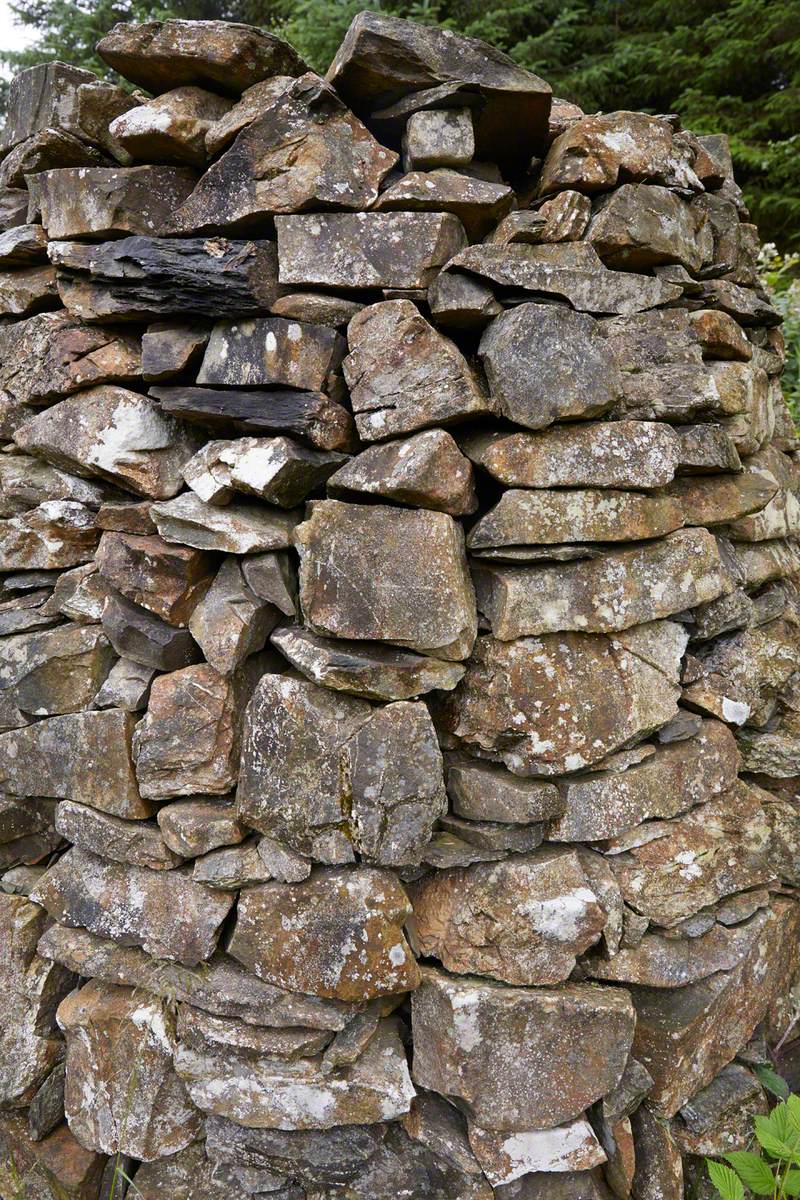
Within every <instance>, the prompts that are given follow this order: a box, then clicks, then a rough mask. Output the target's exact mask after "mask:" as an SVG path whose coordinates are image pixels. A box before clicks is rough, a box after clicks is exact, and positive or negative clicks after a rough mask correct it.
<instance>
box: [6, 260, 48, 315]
mask: <svg viewBox="0 0 800 1200" xmlns="http://www.w3.org/2000/svg"><path fill="white" fill-rule="evenodd" d="M48 308H58V289H57V287H56V273H55V270H54V268H53V267H49V266H36V267H18V268H17V269H16V270H14V271H0V316H3V317H30V316H33V314H34V313H38V312H42V311H43V310H44V309H48Z"/></svg>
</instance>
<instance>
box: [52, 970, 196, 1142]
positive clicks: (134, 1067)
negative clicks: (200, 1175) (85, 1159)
mask: <svg viewBox="0 0 800 1200" xmlns="http://www.w3.org/2000/svg"><path fill="white" fill-rule="evenodd" d="M58 1020H59V1024H60V1026H61V1028H62V1029H63V1030H64V1033H65V1034H66V1038H67V1087H66V1092H65V1104H66V1110H67V1115H68V1118H69V1122H70V1127H71V1128H72V1130H73V1131H74V1132H75V1134H76V1136H77V1135H79V1136H80V1140H81V1142H82V1143H83V1144H84V1145H87V1146H88V1147H89V1148H91V1149H93V1150H100V1151H103V1152H104V1153H107V1154H115V1153H117V1152H118V1151H120V1152H122V1153H124V1154H131V1155H133V1156H135V1157H136V1158H141V1159H145V1160H152V1159H154V1158H161V1157H163V1156H164V1155H167V1154H171V1153H175V1152H176V1151H178V1150H182V1149H184V1147H185V1146H187V1145H188V1144H189V1143H190V1142H191V1141H193V1140H194V1138H196V1137H197V1135H198V1133H199V1132H200V1129H201V1122H200V1114H199V1113H198V1112H197V1110H196V1109H195V1108H194V1106H193V1104H192V1103H191V1101H190V1100H189V1097H188V1095H187V1094H186V1089H185V1088H184V1086H183V1084H182V1082H181V1081H180V1079H178V1077H177V1075H176V1074H175V1072H174V1070H173V1066H172V1055H173V1052H174V1049H175V1024H174V1017H172V1016H171V1015H170V1013H169V1011H168V1009H167V1006H166V1005H165V1004H164V1002H163V1001H161V1000H156V999H155V997H151V998H150V999H149V1000H146V999H143V997H141V996H139V995H137V994H136V992H134V991H132V990H131V989H130V988H118V987H114V986H113V985H111V984H107V983H97V982H95V981H92V982H90V983H87V984H86V985H85V987H83V988H81V990H80V991H79V992H74V993H73V994H72V995H71V996H69V997H67V999H66V1000H64V1001H63V1002H62V1004H61V1005H60V1006H59V1009H58ZM131 1112H135V1113H137V1115H138V1114H147V1119H145V1120H144V1121H139V1120H132V1119H131V1117H130V1115H126V1113H127V1114H130V1113H131Z"/></svg>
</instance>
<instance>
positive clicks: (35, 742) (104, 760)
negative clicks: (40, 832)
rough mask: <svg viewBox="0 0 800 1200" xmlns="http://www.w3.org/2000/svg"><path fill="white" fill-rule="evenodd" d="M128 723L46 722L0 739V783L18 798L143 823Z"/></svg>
mask: <svg viewBox="0 0 800 1200" xmlns="http://www.w3.org/2000/svg"><path fill="white" fill-rule="evenodd" d="M133 727H134V721H133V720H132V718H131V717H130V715H129V714H127V713H122V712H113V711H107V712H80V713H68V714H65V715H63V716H56V717H48V718H47V719H46V720H43V721H37V722H36V723H35V724H33V725H28V726H27V727H25V728H24V729H15V730H13V731H12V732H10V733H4V734H0V762H2V766H0V783H2V786H3V788H4V789H6V790H8V791H10V792H13V793H14V794H16V795H22V796H53V797H56V798H58V799H64V800H75V801H77V802H78V803H79V804H88V805H89V806H90V807H91V808H99V809H100V810H101V812H111V813H113V814H114V815H115V816H120V817H133V818H135V819H138V818H139V817H149V816H150V814H151V812H152V806H151V805H149V804H148V803H147V801H145V800H143V799H142V797H141V795H140V794H139V789H138V787H137V784H136V776H135V774H134V770H133V763H132V761H131V750H130V746H131V736H132V733H133Z"/></svg>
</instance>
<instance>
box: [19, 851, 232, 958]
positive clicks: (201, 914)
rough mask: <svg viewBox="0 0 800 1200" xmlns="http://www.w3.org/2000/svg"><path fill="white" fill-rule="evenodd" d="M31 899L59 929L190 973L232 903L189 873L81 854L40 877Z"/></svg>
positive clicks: (63, 860)
mask: <svg viewBox="0 0 800 1200" xmlns="http://www.w3.org/2000/svg"><path fill="white" fill-rule="evenodd" d="M32 899H33V900H34V901H35V902H36V903H37V904H41V905H42V906H43V907H44V908H46V909H47V911H48V912H49V913H50V915H51V916H52V917H54V918H55V920H57V921H58V922H59V923H60V924H61V925H67V926H74V925H78V926H82V927H84V928H86V929H88V930H89V932H90V933H96V934H98V935H99V936H100V937H108V938H111V939H113V940H114V941H117V942H119V943H120V945H122V946H140V947H141V948H142V949H143V950H145V951H146V952H147V953H148V954H152V955H154V956H155V957H157V958H168V959H175V960H176V961H177V962H179V963H182V964H183V965H184V966H187V967H193V966H196V965H197V963H199V962H201V961H202V960H204V959H207V958H209V957H210V956H211V954H213V952H214V950H215V948H216V944H217V938H218V936H219V930H220V926H221V925H222V922H223V921H224V919H225V917H226V915H227V913H228V912H229V910H230V908H231V905H232V904H233V900H234V895H233V893H232V892H222V891H218V890H217V891H215V890H213V889H212V888H207V887H205V886H204V885H203V884H201V883H195V882H194V881H193V880H192V877H191V873H190V872H189V871H188V869H187V868H177V869H176V870H172V871H151V870H148V869H147V868H146V867H137V866H133V865H131V864H128V863H117V862H109V861H107V860H106V859H102V858H98V857H97V856H96V855H94V854H90V853H89V852H88V851H86V850H81V849H78V848H77V847H76V848H73V849H72V850H70V851H69V852H68V853H67V854H66V855H64V856H63V857H62V858H60V859H59V860H58V862H57V863H56V864H55V866H52V867H50V869H49V870H48V871H47V873H46V874H45V875H43V876H42V878H41V879H40V880H39V883H38V884H37V885H36V888H35V889H34V892H33V893H32Z"/></svg>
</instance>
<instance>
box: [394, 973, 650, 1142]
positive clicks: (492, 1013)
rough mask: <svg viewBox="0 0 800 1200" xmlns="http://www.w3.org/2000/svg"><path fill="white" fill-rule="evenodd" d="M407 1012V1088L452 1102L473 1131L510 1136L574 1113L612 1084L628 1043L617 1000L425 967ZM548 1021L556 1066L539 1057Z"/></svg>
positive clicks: (577, 987) (622, 1001) (624, 1009)
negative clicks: (558, 1045)
mask: <svg viewBox="0 0 800 1200" xmlns="http://www.w3.org/2000/svg"><path fill="white" fill-rule="evenodd" d="M412 1013H413V1016H412V1020H413V1032H414V1040H415V1044H416V1046H417V1053H416V1056H415V1059H414V1080H415V1082H416V1083H419V1084H420V1085H421V1086H422V1087H428V1088H432V1090H433V1091H437V1092H439V1093H440V1094H442V1095H446V1096H458V1097H459V1098H460V1099H461V1100H462V1101H463V1103H464V1105H465V1107H466V1109H467V1112H468V1114H469V1116H470V1118H471V1119H472V1120H474V1121H475V1123H476V1124H479V1125H481V1126H483V1127H484V1128H487V1129H494V1130H503V1131H506V1130H507V1131H509V1132H524V1131H525V1130H528V1129H531V1128H535V1127H538V1128H539V1129H552V1128H553V1127H554V1126H556V1125H560V1124H562V1123H563V1122H564V1121H570V1120H572V1119H574V1117H576V1116H578V1115H579V1114H580V1113H582V1112H583V1111H584V1110H585V1108H586V1107H587V1105H589V1104H591V1103H592V1102H593V1101H594V1100H595V1099H597V1098H598V1097H599V1096H602V1095H603V1094H604V1093H605V1092H607V1091H610V1090H611V1089H612V1088H613V1087H615V1086H616V1084H617V1083H618V1082H619V1079H620V1077H621V1075H622V1070H623V1067H624V1065H625V1059H626V1058H627V1055H628V1051H629V1049H630V1045H631V1041H632V1038H633V1026H634V1011H633V1007H632V1005H631V1003H630V1000H629V998H628V997H627V996H626V995H625V993H624V992H621V991H618V990H613V989H607V990H600V989H597V988H592V987H591V986H589V985H585V984H570V985H568V986H566V987H564V988H561V989H559V990H557V991H553V990H551V989H547V988H536V989H530V990H529V989H524V988H522V989H515V988H509V987H505V986H502V985H500V984H492V983H489V982H486V981H478V980H475V979H459V978H457V977H455V976H451V975H447V974H445V973H443V972H441V971H436V970H433V969H432V968H428V967H426V968H424V969H423V971H422V983H421V986H420V988H419V989H418V991H416V992H415V993H414V996H413V1009H412ZM555 1013H557V1014H558V1020H559V1022H560V1025H561V1030H562V1032H561V1037H562V1039H563V1040H562V1046H563V1052H562V1054H561V1055H559V1057H558V1058H557V1059H555V1058H553V1057H551V1056H550V1055H549V1054H548V1053H547V1050H546V1046H547V1045H548V1044H549V1038H550V1036H551V1032H550V1031H551V1029H552V1022H553V1018H554V1014H555ZM534 1064H536V1069H535V1070H533V1069H532V1067H533V1065H534Z"/></svg>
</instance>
